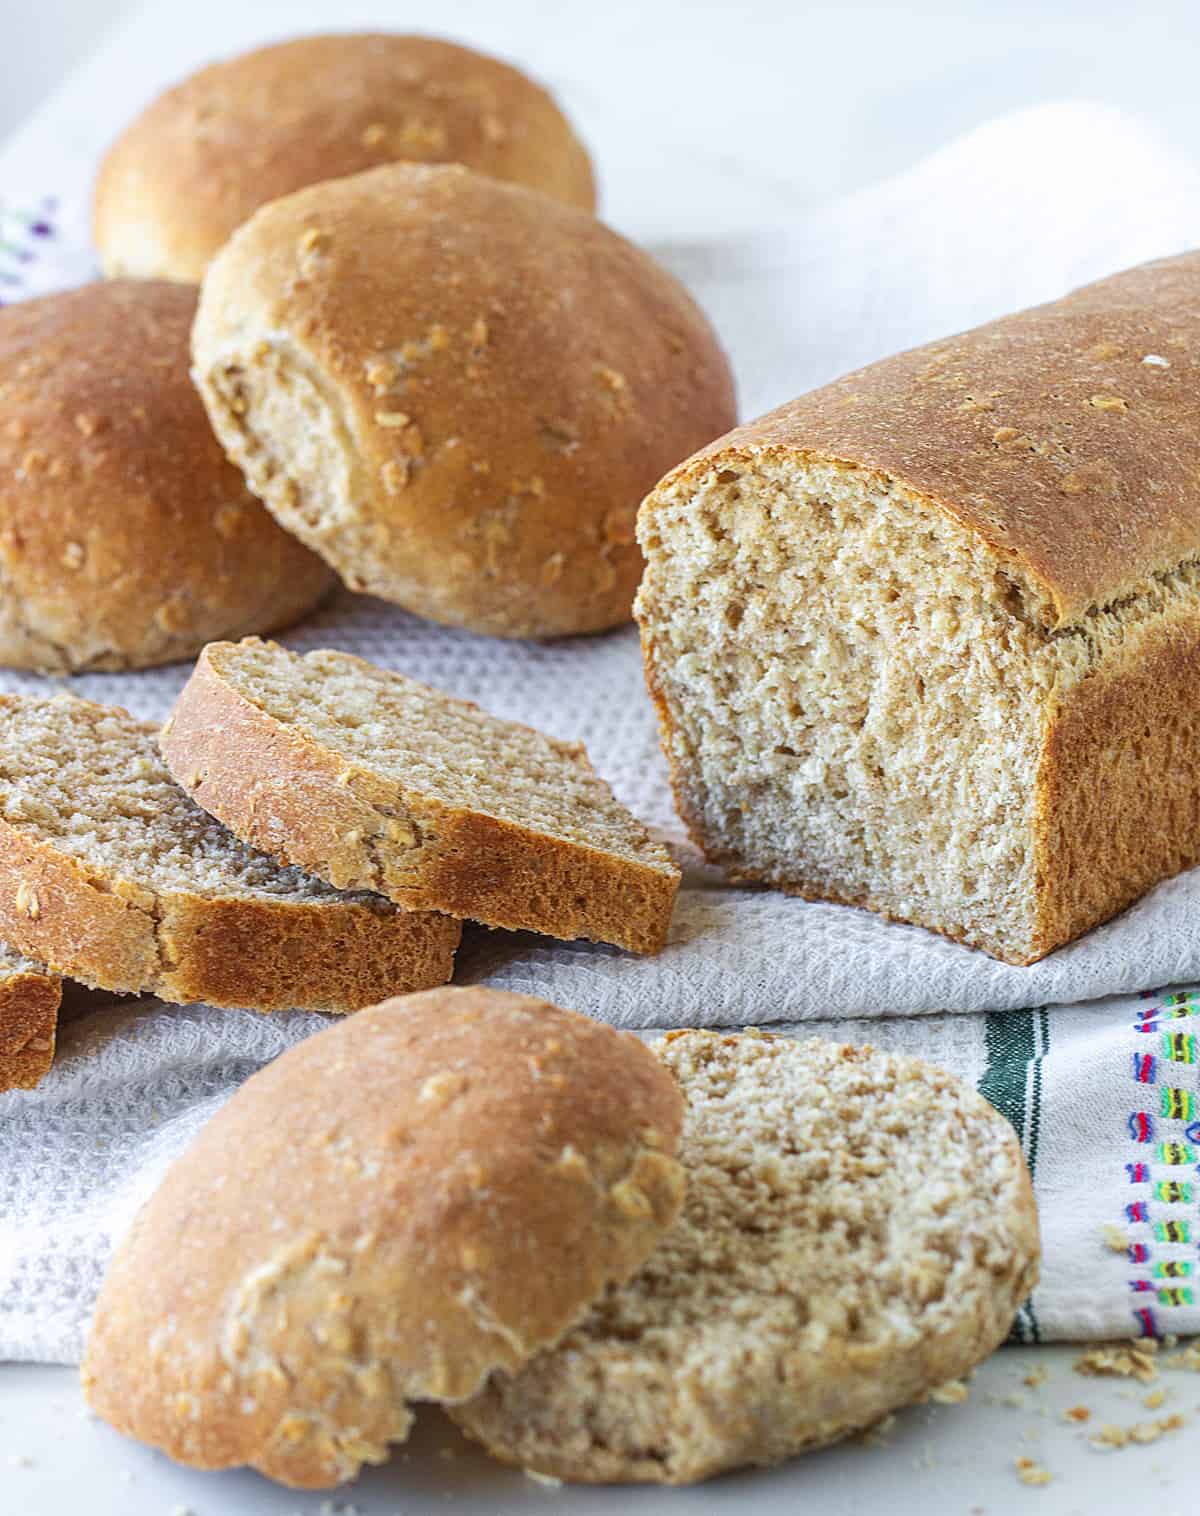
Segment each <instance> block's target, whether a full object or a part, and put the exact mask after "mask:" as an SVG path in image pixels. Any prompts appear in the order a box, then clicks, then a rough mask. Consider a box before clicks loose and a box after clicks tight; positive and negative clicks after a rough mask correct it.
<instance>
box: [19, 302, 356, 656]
mask: <svg viewBox="0 0 1200 1516" xmlns="http://www.w3.org/2000/svg"><path fill="white" fill-rule="evenodd" d="M195 308H196V297H195V293H194V291H192V290H190V289H186V288H184V287H182V286H178V285H172V284H163V283H154V282H148V281H124V280H121V281H116V282H112V283H107V284H105V283H99V284H91V285H84V286H83V287H82V288H81V289H76V290H69V291H66V292H64V293H61V294H55V295H46V296H43V297H41V298H39V299H36V300H25V301H21V302H19V303H17V304H15V305H10V306H7V307H5V308H4V309H3V310H0V397H2V399H3V406H4V417H5V420H4V424H3V425H2V426H0V589H2V591H3V594H2V595H0V663H2V664H7V665H8V666H10V667H13V668H26V669H34V670H37V671H39V672H42V673H68V672H79V671H83V670H89V669H125V668H144V667H146V666H148V665H151V664H157V663H170V662H172V661H174V660H175V659H180V658H186V657H191V656H194V654H195V653H196V651H197V650H198V649H199V648H200V647H201V646H202V645H203V644H204V643H205V642H207V641H210V640H211V639H212V638H214V637H219V636H230V635H233V636H238V635H241V634H242V633H244V632H251V631H270V630H272V629H275V628H279V627H283V626H286V625H287V624H288V623H289V622H291V621H294V620H295V619H296V618H297V617H298V616H301V615H303V614H304V612H305V611H307V610H309V609H310V608H311V607H312V606H313V605H315V604H316V603H317V601H318V600H320V599H321V597H322V596H323V595H324V594H325V592H326V590H327V589H328V588H329V587H330V585H331V584H332V582H333V580H332V575H331V574H330V572H329V570H328V569H327V568H326V566H325V565H324V564H323V563H322V562H321V560H320V559H319V558H317V557H316V556H315V555H314V554H312V553H310V552H309V551H308V550H307V549H306V548H304V547H302V546H301V545H300V543H299V542H297V541H296V540H295V539H294V538H293V537H292V536H290V535H289V534H288V533H287V532H285V531H283V530H282V529H281V528H280V527H279V526H278V525H277V524H276V523H275V522H274V521H273V520H272V519H271V517H270V515H269V514H268V512H267V511H265V510H264V509H263V507H262V505H261V504H260V503H259V502H258V501H257V500H256V499H255V498H254V496H253V495H251V494H250V492H249V491H248V490H247V489H246V487H245V484H244V481H243V480H242V478H241V476H240V475H239V473H238V471H237V470H236V469H235V468H234V467H233V466H232V465H231V464H230V463H229V462H228V461H227V460H226V459H225V458H224V457H223V455H222V453H221V448H220V445H219V443H218V442H217V441H216V439H215V438H214V437H213V435H212V432H211V429H210V428H209V425H208V422H207V420H206V418H205V415H204V408H203V406H202V405H201V404H200V403H199V401H198V399H197V396H196V394H195V391H194V389H193V388H192V386H191V384H190V383H189V381H188V376H187V365H188V334H189V332H190V329H191V322H192V317H193V314H194V312H195ZM148 544H153V551H147V545H148Z"/></svg>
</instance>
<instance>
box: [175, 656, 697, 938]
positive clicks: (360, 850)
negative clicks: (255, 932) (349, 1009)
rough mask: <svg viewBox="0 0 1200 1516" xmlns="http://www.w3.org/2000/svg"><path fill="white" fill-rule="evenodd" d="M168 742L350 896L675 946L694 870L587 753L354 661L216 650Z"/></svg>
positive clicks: (267, 838)
mask: <svg viewBox="0 0 1200 1516" xmlns="http://www.w3.org/2000/svg"><path fill="white" fill-rule="evenodd" d="M160 745H161V748H162V752H163V756H164V758H165V759H166V763H167V766H168V768H169V769H170V770H171V773H172V774H173V776H174V777H175V780H176V782H177V783H179V784H180V785H182V786H183V788H184V789H185V790H186V791H187V793H188V794H189V795H191V796H192V798H193V799H194V800H196V801H197V802H198V803H199V804H200V805H202V806H203V807H204V808H205V810H207V811H209V812H210V813H211V814H212V815H214V816H216V817H217V819H218V820H219V821H222V822H224V824H225V825H226V826H227V827H229V828H230V830H231V831H232V832H234V833H235V834H236V835H237V836H238V837H240V838H242V840H243V841H245V842H247V843H249V844H251V845H252V846H253V847H256V848H261V849H262V850H263V851H264V852H267V853H270V854H271V855H272V856H273V857H275V858H276V859H278V860H279V861H280V862H282V863H289V864H296V865H298V866H299V867H300V868H303V869H307V870H308V871H310V872H311V873H314V874H317V875H319V876H320V877H321V878H322V879H325V880H327V881H328V882H329V883H330V884H333V885H335V886H336V887H337V888H338V889H365V890H377V891H379V892H380V893H381V894H383V895H387V896H388V897H389V898H390V899H392V900H394V901H396V902H397V903H398V904H400V905H403V906H406V907H407V908H408V909H410V910H434V911H447V912H449V913H450V914H451V915H453V916H460V917H470V918H471V919H473V920H475V921H483V922H486V923H487V924H488V925H489V926H502V927H509V928H511V929H513V930H526V931H533V932H545V933H546V934H547V935H549V936H551V937H563V938H572V937H591V938H593V939H597V940H599V941H602V942H612V943H616V944H617V945H619V946H621V947H627V948H631V949H633V951H635V952H641V953H650V952H656V951H657V950H658V949H659V948H661V947H662V945H663V943H664V942H665V941H666V936H667V928H668V926H669V925H670V921H671V911H672V908H673V906H674V903H675V894H676V891H677V890H678V888H679V869H678V868H677V867H676V865H675V864H674V862H673V861H672V859H671V856H670V854H669V853H668V852H667V850H666V849H665V848H664V847H663V846H662V845H661V844H659V843H657V842H655V841H654V840H653V839H652V838H651V837H650V836H649V834H648V833H647V831H646V828H645V827H644V826H643V825H642V824H641V822H640V821H638V819H637V818H636V817H635V816H633V815H631V814H630V813H629V811H627V810H626V809H625V807H624V806H623V805H621V803H620V802H619V801H618V800H617V799H616V798H615V796H614V795H613V793H612V791H611V790H610V789H609V787H608V785H607V784H606V783H605V782H604V780H603V779H601V778H600V777H599V775H598V774H596V773H595V772H594V770H593V769H592V767H591V765H590V764H589V762H588V759H587V754H586V753H585V752H584V750H583V748H582V747H580V746H579V745H578V744H577V743H568V742H557V741H555V740H554V739H553V738H551V737H546V736H544V735H543V734H542V733H541V732H537V731H534V730H533V729H532V728H531V727H527V726H521V725H519V724H518V723H517V722H515V721H501V720H498V719H497V718H496V717H494V716H489V715H487V713H486V712H484V711H481V710H480V709H479V707H478V706H476V705H473V704H471V703H470V702H469V701H466V700H455V699H453V698H452V697H451V696H449V695H444V694H442V693H441V692H440V691H439V690H433V689H430V688H429V687H428V686H427V685H424V684H418V683H417V682H416V681H415V680H413V679H406V678H405V677H404V676H403V675H402V674H394V673H391V672H390V671H388V670H387V669H381V668H377V667H376V666H375V665H374V664H371V663H367V662H365V661H364V660H363V659H361V658H354V657H352V656H351V655H350V654H349V653H338V652H332V651H328V650H321V651H318V652H312V653H305V654H304V655H303V656H301V655H299V654H296V653H291V652H288V650H287V649H286V648H282V647H279V646H277V645H276V644H275V643H269V642H260V641H259V639H258V638H256V637H250V638H247V639H246V640H245V641H244V642H240V643H237V644H234V643H228V642H221V643H214V644H213V645H212V646H211V647H207V648H205V649H204V652H203V653H202V654H201V655H200V658H199V660H198V661H197V663H196V667H195V669H194V670H193V671H192V676H191V678H190V679H189V680H188V682H187V684H186V685H185V687H184V689H183V692H182V693H181V694H180V696H179V699H178V701H177V702H176V704H175V709H174V710H173V712H172V713H171V715H170V717H169V718H168V720H167V722H166V725H165V726H164V727H163V730H162V733H161V736H160Z"/></svg>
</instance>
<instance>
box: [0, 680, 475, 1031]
mask: <svg viewBox="0 0 1200 1516" xmlns="http://www.w3.org/2000/svg"><path fill="white" fill-rule="evenodd" d="M16 704H18V701H17V700H16V698H15V697H12V696H7V697H0V711H3V708H4V707H6V706H7V707H10V708H11V707H13V706H15V705H16ZM4 714H7V712H4ZM143 730H144V731H145V732H147V733H153V732H154V730H155V729H154V727H153V725H151V724H146V725H145V726H144V727H143ZM460 935H461V925H460V923H459V922H458V921H455V920H452V919H451V918H450V917H448V916H443V915H437V914H433V913H426V912H409V911H404V910H396V909H395V908H394V907H393V906H391V905H390V904H389V903H388V902H386V901H384V900H382V899H381V900H379V902H378V904H377V905H375V904H368V903H366V902H363V901H358V900H346V901H329V900H324V901H313V902H312V903H309V902H307V901H289V900H286V899H279V900H273V901H270V902H266V901H264V900H256V899H239V898H237V897H235V896H230V897H227V898H220V897H215V896H207V895H202V894H199V893H194V892H191V891H186V890H178V891H169V892H167V891H156V890H154V889H152V888H150V887H147V886H145V885H143V884H142V883H140V882H139V881H138V880H136V879H133V878H130V877H127V876H125V875H120V874H113V873H111V872H110V871H108V870H106V869H105V868H103V867H102V866H100V865H98V864H95V863H92V862H91V861H89V860H86V859H83V858H79V857H76V856H74V855H73V854H71V853H68V852H66V851H64V850H62V849H60V848H58V847H56V846H55V844H54V842H53V840H52V839H49V838H45V837H39V836H37V835H36V834H35V833H34V832H33V831H32V830H30V829H27V827H26V826H23V825H18V824H15V823H13V822H11V821H8V820H6V819H2V818H0V939H3V940H4V941H6V942H8V943H10V944H11V945H12V946H13V947H15V948H17V949H19V950H20V951H21V952H22V953H26V954H28V955H29V956H30V957H31V958H35V959H37V960H38V961H39V962H41V963H45V964H46V965H47V966H48V967H49V968H50V969H52V970H53V971H54V972H56V973H61V974H67V975H69V976H70V977H71V978H73V979H77V980H80V981H81V982H82V983H84V984H86V985H89V986H91V987H92V988H98V989H104V990H110V991H114V992H116V993H120V994H125V993H148V994H153V995H158V996H159V997H161V998H162V999H164V1000H169V1001H175V1002H177V1003H179V1004H185V1005H186V1004H191V1003H193V1002H197V1001H204V1002H207V1003H209V1004H212V1005H222V1006H240V1007H244V1008H247V1009H254V1010H260V1011H273V1010H287V1009H304V1010H317V1011H333V1012H345V1011H355V1010H358V1009H359V1008H360V1007H362V1006H364V1005H370V1004H373V1003H374V1002H375V1001H377V1000H378V999H379V998H380V996H381V995H386V994H388V993H391V992H394V991H397V990H399V991H404V990H409V989H424V988H427V987H429V986H431V985H436V984H444V983H445V981H446V980H447V979H449V977H450V974H451V972H452V970H453V962H454V950H455V948H456V947H457V946H458V941H459V937H460Z"/></svg>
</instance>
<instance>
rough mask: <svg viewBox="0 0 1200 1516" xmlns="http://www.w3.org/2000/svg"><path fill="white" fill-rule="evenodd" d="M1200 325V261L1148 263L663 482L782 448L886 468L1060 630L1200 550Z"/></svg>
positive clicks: (828, 400) (993, 327) (715, 449)
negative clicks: (974, 539)
mask: <svg viewBox="0 0 1200 1516" xmlns="http://www.w3.org/2000/svg"><path fill="white" fill-rule="evenodd" d="M1198 333H1200V253H1186V254H1184V255H1182V256H1180V257H1177V258H1168V259H1165V260H1163V261H1161V262H1158V263H1148V264H1144V265H1142V266H1141V267H1139V268H1134V269H1130V270H1128V271H1126V272H1125V273H1121V274H1117V275H1115V276H1114V277H1113V278H1111V279H1105V280H1102V281H1100V282H1099V283H1097V284H1090V285H1087V286H1085V287H1084V288H1083V289H1080V290H1077V291H1075V293H1073V294H1071V295H1068V296H1066V297H1065V298H1064V299H1062V300H1057V301H1054V302H1052V303H1051V304H1049V305H1042V306H1037V307H1035V308H1034V309H1032V310H1028V311H1023V312H1020V313H1019V314H1017V315H1014V316H1005V317H1003V318H1002V319H1001V320H999V321H994V322H992V323H991V324H990V325H987V326H982V327H978V328H976V329H975V330H973V331H969V332H965V333H963V334H961V335H960V336H956V337H948V338H946V339H944V340H943V341H940V342H934V343H930V344H929V346H927V347H922V348H916V349H914V350H913V351H911V352H907V353H900V354H898V355H897V356H896V357H894V358H887V359H885V360H884V361H883V362H881V363H875V364H872V365H871V366H870V367H868V368H864V369H859V370H858V371H857V372H855V373H852V374H847V375H846V376H845V377H844V378H842V379H839V380H837V381H836V382H835V383H833V384H829V385H826V386H825V387H824V388H823V389H818V390H813V391H812V392H811V393H810V394H807V395H802V396H801V397H800V398H799V399H798V400H793V401H792V402H791V403H790V404H788V405H784V406H781V407H780V408H779V409H778V410H776V411H773V412H771V413H770V414H769V415H767V416H764V417H762V418H761V419H760V420H758V421H755V422H753V423H752V424H751V425H749V426H746V427H742V428H740V429H739V430H738V431H736V432H733V433H731V434H730V435H729V436H727V437H723V438H720V439H718V440H717V441H716V442H714V443H712V444H711V445H710V446H709V447H707V448H705V449H703V450H702V451H701V452H700V453H699V454H698V455H697V456H696V457H695V458H693V459H690V460H688V462H687V463H686V464H684V465H683V466H682V468H681V469H680V470H677V471H676V472H675V473H674V474H672V476H671V478H670V480H665V481H664V485H667V484H668V483H670V482H671V481H674V480H678V478H679V477H680V475H681V474H682V473H683V472H685V471H687V472H693V471H695V472H701V471H707V470H708V469H711V468H713V467H718V468H719V467H721V466H722V464H723V463H724V462H726V461H728V462H729V463H736V461H737V460H738V458H739V457H743V458H744V457H745V456H746V455H754V454H758V453H767V452H772V451H776V450H778V451H785V452H793V453H810V454H812V455H814V456H816V457H820V458H824V459H829V460H833V461H836V462H841V463H846V464H850V465H853V466H855V467H860V468H864V469H868V470H873V471H876V472H878V473H879V474H882V475H885V476H886V477H887V478H889V479H892V480H894V481H897V482H899V483H901V484H903V485H905V486H907V487H908V488H910V489H912V490H914V491H917V492H918V493H920V494H923V495H925V496H926V497H927V498H928V500H929V502H930V503H931V504H932V505H934V506H936V507H937V508H938V509H940V510H942V511H944V512H945V513H946V514H947V515H948V516H950V517H951V518H952V519H953V520H955V521H957V522H959V523H960V524H961V525H962V526H964V527H966V528H967V529H968V530H970V531H972V532H974V533H976V534H977V535H978V536H979V537H980V538H981V539H982V540H983V541H984V542H985V543H987V544H988V545H989V546H990V547H991V548H992V549H993V550H994V552H995V554H996V559H997V569H998V571H999V572H1002V573H1005V574H1008V575H1011V576H1012V577H1013V578H1014V580H1015V581H1016V582H1017V584H1018V585H1019V586H1020V587H1021V588H1022V589H1023V590H1024V591H1025V593H1026V594H1027V596H1028V597H1029V599H1030V601H1031V604H1030V606H1029V609H1030V611H1031V613H1032V614H1033V615H1035V616H1036V618H1037V619H1038V620H1039V621H1043V622H1045V623H1046V624H1047V625H1048V626H1050V627H1061V626H1064V625H1068V624H1070V623H1072V622H1075V621H1077V620H1078V619H1079V618H1080V617H1081V616H1083V615H1084V614H1085V613H1086V612H1087V611H1089V610H1090V609H1092V608H1094V607H1096V606H1101V605H1105V604H1107V603H1109V602H1111V601H1113V600H1116V599H1119V598H1121V597H1123V596H1126V595H1129V594H1132V593H1136V592H1137V591H1138V590H1139V589H1140V588H1141V587H1143V586H1144V585H1145V583H1146V581H1147V580H1149V579H1150V578H1151V577H1152V576H1153V575H1155V574H1160V573H1163V572H1166V571H1168V570H1170V569H1173V568H1175V567H1176V566H1177V565H1178V564H1179V563H1181V562H1183V561H1186V560H1189V559H1194V558H1196V557H1197V556H1198V555H1200V491H1198V490H1197V488H1196V479H1197V477H1200V428H1198V427H1197V426H1196V423H1195V394H1196V389H1197V386H1198V385H1200V336H1198V335H1197V334H1198ZM1147 360H1151V361H1147Z"/></svg>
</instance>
